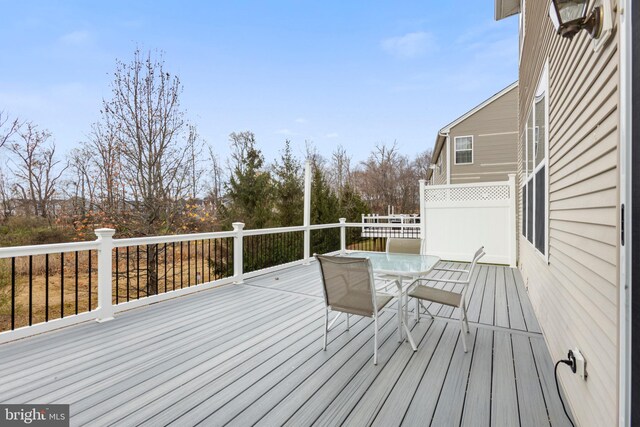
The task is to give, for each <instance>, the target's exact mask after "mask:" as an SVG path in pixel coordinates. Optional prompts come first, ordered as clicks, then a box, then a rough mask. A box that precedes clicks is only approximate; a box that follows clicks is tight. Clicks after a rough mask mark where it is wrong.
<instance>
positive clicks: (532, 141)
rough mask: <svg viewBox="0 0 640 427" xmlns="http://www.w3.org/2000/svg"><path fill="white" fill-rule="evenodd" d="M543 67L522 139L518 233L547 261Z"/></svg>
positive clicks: (545, 92) (545, 137) (545, 90)
mask: <svg viewBox="0 0 640 427" xmlns="http://www.w3.org/2000/svg"><path fill="white" fill-rule="evenodd" d="M547 109H548V97H547V68H546V67H545V69H544V71H543V76H542V78H541V79H540V83H539V85H538V89H537V91H536V94H535V97H534V99H533V102H532V105H531V110H530V112H529V116H528V117H527V123H526V129H525V132H524V135H523V137H522V144H523V147H522V155H523V171H522V173H523V182H522V234H523V236H525V237H526V238H527V240H528V241H529V242H530V243H531V244H532V245H533V246H534V247H535V248H536V249H537V250H538V251H539V252H540V253H541V254H542V255H544V256H545V257H547V259H548V254H547V252H548V250H547V241H548V239H547V222H548V218H547V207H548V203H549V201H548V194H549V192H548V185H547V184H548V177H547V173H548V170H547V169H548V168H547V153H548V151H549V147H548V146H549V141H548V134H547V123H548V120H549V118H548V116H549V115H548V111H547Z"/></svg>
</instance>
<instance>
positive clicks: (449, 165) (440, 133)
mask: <svg viewBox="0 0 640 427" xmlns="http://www.w3.org/2000/svg"><path fill="white" fill-rule="evenodd" d="M438 135H440V136H444V137H445V138H446V140H445V146H446V148H447V185H451V140H450V138H449V131H447V132H442V131H440V132H438Z"/></svg>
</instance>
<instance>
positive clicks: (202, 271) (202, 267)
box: [200, 240, 205, 283]
mask: <svg viewBox="0 0 640 427" xmlns="http://www.w3.org/2000/svg"><path fill="white" fill-rule="evenodd" d="M200 261H202V266H201V267H200V270H201V272H200V283H204V282H205V278H204V272H205V270H204V240H202V241H201V242H200Z"/></svg>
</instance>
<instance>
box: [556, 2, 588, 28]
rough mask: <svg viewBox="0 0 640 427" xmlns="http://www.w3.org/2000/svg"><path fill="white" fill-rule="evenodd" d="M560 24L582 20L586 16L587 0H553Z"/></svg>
mask: <svg viewBox="0 0 640 427" xmlns="http://www.w3.org/2000/svg"><path fill="white" fill-rule="evenodd" d="M553 3H555V6H556V11H557V13H558V20H559V21H560V25H566V24H569V23H571V22H573V21H584V19H585V18H586V17H587V3H588V2H587V0H553Z"/></svg>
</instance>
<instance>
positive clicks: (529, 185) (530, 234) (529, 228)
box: [527, 179, 533, 243]
mask: <svg viewBox="0 0 640 427" xmlns="http://www.w3.org/2000/svg"><path fill="white" fill-rule="evenodd" d="M527 215H528V216H529V221H527V240H529V241H530V242H531V243H533V179H531V180H530V181H529V182H528V183H527Z"/></svg>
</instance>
